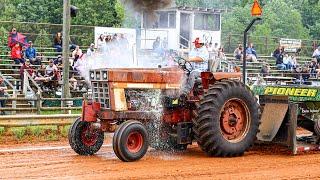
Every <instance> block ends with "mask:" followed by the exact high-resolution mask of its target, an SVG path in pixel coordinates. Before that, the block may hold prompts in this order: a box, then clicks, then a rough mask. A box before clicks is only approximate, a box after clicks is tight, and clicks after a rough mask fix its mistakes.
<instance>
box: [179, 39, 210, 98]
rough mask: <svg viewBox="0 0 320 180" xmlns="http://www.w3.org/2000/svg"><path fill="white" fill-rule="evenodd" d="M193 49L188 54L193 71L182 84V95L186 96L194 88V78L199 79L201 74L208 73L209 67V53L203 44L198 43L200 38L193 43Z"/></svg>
mask: <svg viewBox="0 0 320 180" xmlns="http://www.w3.org/2000/svg"><path fill="white" fill-rule="evenodd" d="M193 43H194V46H195V48H194V49H192V50H191V51H190V53H189V60H188V61H189V62H191V64H192V66H193V70H192V71H191V72H190V74H189V77H188V78H186V82H183V83H182V85H183V86H182V88H181V91H182V94H184V95H186V94H188V93H189V92H190V91H191V89H192V88H193V86H194V83H195V80H196V78H198V77H200V75H201V72H205V71H208V69H209V65H208V61H209V52H208V50H207V48H206V47H205V46H204V44H203V43H201V42H200V38H196V40H195V41H194V42H193Z"/></svg>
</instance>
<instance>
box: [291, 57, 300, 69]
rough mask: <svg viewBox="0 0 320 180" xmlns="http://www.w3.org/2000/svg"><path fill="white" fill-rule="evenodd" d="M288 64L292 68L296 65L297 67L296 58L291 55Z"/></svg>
mask: <svg viewBox="0 0 320 180" xmlns="http://www.w3.org/2000/svg"><path fill="white" fill-rule="evenodd" d="M290 63H291V65H292V68H295V67H296V66H297V65H298V62H297V58H296V56H295V55H292V56H291V58H290Z"/></svg>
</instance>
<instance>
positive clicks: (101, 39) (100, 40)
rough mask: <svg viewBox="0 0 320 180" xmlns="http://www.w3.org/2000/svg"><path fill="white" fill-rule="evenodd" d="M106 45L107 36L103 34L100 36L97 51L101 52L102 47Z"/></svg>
mask: <svg viewBox="0 0 320 180" xmlns="http://www.w3.org/2000/svg"><path fill="white" fill-rule="evenodd" d="M104 44H105V36H104V35H103V34H100V36H99V38H98V41H97V51H98V52H101V51H102V47H103V45H104Z"/></svg>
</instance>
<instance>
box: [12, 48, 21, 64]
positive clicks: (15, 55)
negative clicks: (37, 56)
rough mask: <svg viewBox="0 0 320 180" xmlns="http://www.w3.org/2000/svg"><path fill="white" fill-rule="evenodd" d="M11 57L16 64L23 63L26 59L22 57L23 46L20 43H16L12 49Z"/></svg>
mask: <svg viewBox="0 0 320 180" xmlns="http://www.w3.org/2000/svg"><path fill="white" fill-rule="evenodd" d="M11 59H12V60H14V63H15V64H23V63H24V59H23V58H22V47H21V46H20V44H19V43H16V44H15V45H14V46H13V47H12V49H11Z"/></svg>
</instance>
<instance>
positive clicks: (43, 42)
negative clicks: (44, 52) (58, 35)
mask: <svg viewBox="0 0 320 180" xmlns="http://www.w3.org/2000/svg"><path fill="white" fill-rule="evenodd" d="M50 37H51V36H50V35H49V34H48V33H47V32H46V31H45V30H44V29H41V30H40V32H39V35H38V37H37V39H36V40H35V41H34V44H35V46H37V47H48V46H51V45H52V44H53V40H52V39H50Z"/></svg>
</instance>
